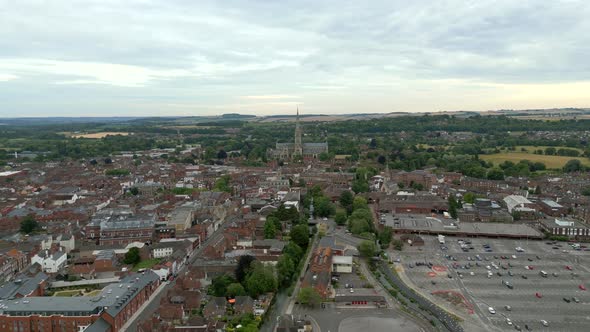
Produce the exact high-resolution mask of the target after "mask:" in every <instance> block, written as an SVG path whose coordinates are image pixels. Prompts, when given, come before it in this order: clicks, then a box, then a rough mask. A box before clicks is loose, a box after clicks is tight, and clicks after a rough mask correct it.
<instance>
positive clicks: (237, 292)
mask: <svg viewBox="0 0 590 332" xmlns="http://www.w3.org/2000/svg"><path fill="white" fill-rule="evenodd" d="M246 294H247V293H246V290H245V289H244V286H242V284H240V283H238V282H234V283H233V284H229V285H228V286H227V289H226V292H225V296H229V297H235V296H243V295H246Z"/></svg>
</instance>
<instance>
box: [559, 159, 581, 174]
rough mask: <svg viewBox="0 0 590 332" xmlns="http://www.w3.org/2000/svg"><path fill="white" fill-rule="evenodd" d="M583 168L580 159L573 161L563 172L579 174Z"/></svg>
mask: <svg viewBox="0 0 590 332" xmlns="http://www.w3.org/2000/svg"><path fill="white" fill-rule="evenodd" d="M583 168H584V167H583V166H582V163H581V162H580V161H579V160H578V159H572V160H569V161H568V162H567V163H566V164H565V166H563V171H564V172H566V173H571V172H579V171H581V170H582V169H583Z"/></svg>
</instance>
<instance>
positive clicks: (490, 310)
mask: <svg viewBox="0 0 590 332" xmlns="http://www.w3.org/2000/svg"><path fill="white" fill-rule="evenodd" d="M488 311H489V312H490V314H492V315H494V314H495V313H496V310H494V308H492V307H489V308H488Z"/></svg>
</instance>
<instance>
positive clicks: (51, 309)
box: [0, 272, 159, 332]
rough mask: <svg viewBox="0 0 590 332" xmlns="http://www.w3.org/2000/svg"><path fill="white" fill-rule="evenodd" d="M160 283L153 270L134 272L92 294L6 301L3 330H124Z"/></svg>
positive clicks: (0, 325) (1, 311)
mask: <svg viewBox="0 0 590 332" xmlns="http://www.w3.org/2000/svg"><path fill="white" fill-rule="evenodd" d="M158 285H159V278H158V276H157V275H156V274H155V273H153V272H146V273H144V274H133V275H129V276H127V277H126V278H124V279H122V280H121V281H120V282H119V283H117V284H111V285H109V286H107V287H105V288H104V289H103V290H102V292H101V294H99V295H97V296H93V297H85V296H80V297H59V296H51V297H27V299H26V300H21V301H10V302H5V303H3V306H2V308H1V309H0V330H1V331H7V332H36V331H49V332H52V331H55V332H58V331H59V332H78V331H84V329H87V330H86V331H101V332H117V331H121V328H122V327H123V325H124V324H125V323H126V322H127V320H128V319H129V318H131V316H132V315H133V314H134V313H135V312H136V311H137V310H138V309H139V307H140V306H141V305H142V304H143V303H144V302H145V301H146V300H147V299H148V298H149V296H150V295H151V294H152V293H153V292H154V291H155V290H156V288H157V287H158Z"/></svg>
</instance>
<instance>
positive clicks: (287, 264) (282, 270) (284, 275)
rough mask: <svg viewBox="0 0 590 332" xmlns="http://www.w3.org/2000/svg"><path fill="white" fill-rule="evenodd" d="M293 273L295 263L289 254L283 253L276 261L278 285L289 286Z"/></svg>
mask: <svg viewBox="0 0 590 332" xmlns="http://www.w3.org/2000/svg"><path fill="white" fill-rule="evenodd" d="M293 273H295V264H294V263H293V259H292V258H291V257H290V256H289V255H283V256H281V258H279V261H278V263H277V274H278V279H279V280H278V282H279V286H289V285H290V284H291V280H292V278H293Z"/></svg>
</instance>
